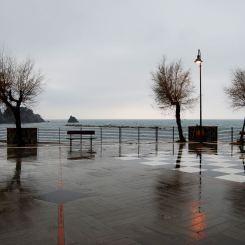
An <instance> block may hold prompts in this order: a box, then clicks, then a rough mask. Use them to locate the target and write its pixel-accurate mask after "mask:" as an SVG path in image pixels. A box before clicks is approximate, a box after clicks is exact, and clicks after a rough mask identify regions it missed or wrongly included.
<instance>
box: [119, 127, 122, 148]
mask: <svg viewBox="0 0 245 245" xmlns="http://www.w3.org/2000/svg"><path fill="white" fill-rule="evenodd" d="M121 143H122V128H121V127H119V144H121Z"/></svg>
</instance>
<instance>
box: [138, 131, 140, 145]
mask: <svg viewBox="0 0 245 245" xmlns="http://www.w3.org/2000/svg"><path fill="white" fill-rule="evenodd" d="M139 143H140V127H138V144H139Z"/></svg>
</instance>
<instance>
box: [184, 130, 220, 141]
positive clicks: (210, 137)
mask: <svg viewBox="0 0 245 245" xmlns="http://www.w3.org/2000/svg"><path fill="white" fill-rule="evenodd" d="M188 139H189V141H194V142H200V141H201V142H217V141H218V127H217V126H202V128H201V130H200V127H199V126H189V127H188Z"/></svg>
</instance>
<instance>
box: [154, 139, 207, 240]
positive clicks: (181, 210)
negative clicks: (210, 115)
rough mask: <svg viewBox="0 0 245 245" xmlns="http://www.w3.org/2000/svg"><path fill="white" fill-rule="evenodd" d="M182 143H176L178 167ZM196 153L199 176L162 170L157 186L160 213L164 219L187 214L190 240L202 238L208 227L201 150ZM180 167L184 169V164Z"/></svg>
mask: <svg viewBox="0 0 245 245" xmlns="http://www.w3.org/2000/svg"><path fill="white" fill-rule="evenodd" d="M184 147H185V144H179V149H178V154H177V158H176V166H175V168H177V169H178V168H181V161H182V155H183V149H184ZM196 154H197V156H199V164H200V165H199V167H200V172H199V178H196V176H192V175H188V174H185V173H183V172H181V171H178V170H177V171H171V172H163V173H162V176H160V178H159V180H158V182H157V185H156V190H157V191H156V193H157V199H156V200H157V204H158V209H159V212H160V216H161V218H162V219H163V220H165V221H166V220H168V222H171V220H174V222H176V220H181V218H182V217H185V220H183V221H180V222H185V221H186V220H187V218H186V216H188V217H189V218H188V220H189V224H188V225H189V226H190V227H191V230H192V232H191V233H190V235H191V237H192V239H193V240H201V239H203V238H204V237H205V236H206V234H205V229H206V227H207V223H206V220H207V214H206V212H204V211H203V210H202V175H201V164H202V154H201V151H200V149H199V150H198V151H197V152H196ZM183 168H185V167H184V166H183ZM165 171H166V170H165Z"/></svg>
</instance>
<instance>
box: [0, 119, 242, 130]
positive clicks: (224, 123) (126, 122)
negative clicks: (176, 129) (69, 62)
mask: <svg viewBox="0 0 245 245" xmlns="http://www.w3.org/2000/svg"><path fill="white" fill-rule="evenodd" d="M78 124H79V125H81V126H129V127H173V126H176V122H175V120H174V119H80V120H79V123H78ZM198 124H199V120H198V119H183V120H182V126H183V127H187V126H195V125H198ZM66 125H67V120H65V119H60V120H46V122H43V123H26V124H23V127H37V128H40V129H57V128H65V127H66ZM203 125H204V126H205V125H207V126H218V127H219V128H221V129H227V128H231V127H233V128H241V127H242V125H243V119H222V120H221V119H204V120H203ZM14 126H15V125H14V124H0V129H3V128H7V127H14Z"/></svg>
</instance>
